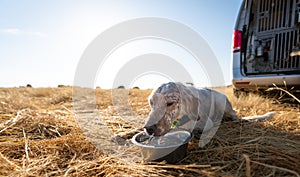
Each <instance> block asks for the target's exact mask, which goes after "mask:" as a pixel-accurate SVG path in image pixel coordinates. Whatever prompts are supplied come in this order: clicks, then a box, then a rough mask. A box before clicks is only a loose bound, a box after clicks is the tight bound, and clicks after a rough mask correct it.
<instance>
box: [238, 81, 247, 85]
mask: <svg viewBox="0 0 300 177" xmlns="http://www.w3.org/2000/svg"><path fill="white" fill-rule="evenodd" d="M235 84H237V85H249V84H250V82H235Z"/></svg>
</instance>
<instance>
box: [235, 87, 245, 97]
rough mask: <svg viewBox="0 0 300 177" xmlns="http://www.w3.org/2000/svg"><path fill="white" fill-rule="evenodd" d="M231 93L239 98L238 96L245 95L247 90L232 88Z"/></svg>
mask: <svg viewBox="0 0 300 177" xmlns="http://www.w3.org/2000/svg"><path fill="white" fill-rule="evenodd" d="M233 95H234V96H235V97H237V98H239V97H240V96H247V95H248V92H247V91H244V90H238V89H235V88H234V89H233Z"/></svg>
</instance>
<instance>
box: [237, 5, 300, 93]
mask: <svg viewBox="0 0 300 177" xmlns="http://www.w3.org/2000/svg"><path fill="white" fill-rule="evenodd" d="M232 82H233V85H234V90H235V92H239V91H249V90H250V91H251V90H257V89H265V88H268V87H270V86H273V84H276V85H277V86H279V87H280V86H283V87H289V86H290V87H299V86H300V0H244V1H243V2H242V4H241V7H240V11H239V14H238V17H237V21H236V26H235V29H234V34H233V51H232Z"/></svg>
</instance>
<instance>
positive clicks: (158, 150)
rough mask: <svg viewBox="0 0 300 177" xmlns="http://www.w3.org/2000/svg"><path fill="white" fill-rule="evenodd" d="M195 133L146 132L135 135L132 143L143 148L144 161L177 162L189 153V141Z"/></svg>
mask: <svg viewBox="0 0 300 177" xmlns="http://www.w3.org/2000/svg"><path fill="white" fill-rule="evenodd" d="M192 139H193V134H191V133H190V132H188V131H182V130H181V131H173V132H169V133H167V134H165V135H163V136H148V135H145V133H144V132H141V133H138V134H136V135H134V136H133V137H132V139H131V141H132V143H133V144H135V145H136V146H138V147H140V148H141V153H142V156H143V159H144V161H146V162H150V161H157V162H160V161H164V160H165V161H166V162H167V163H170V164H172V163H177V162H179V161H180V160H182V159H183V158H184V157H185V156H186V154H187V147H188V143H189V142H190V141H191V140H192Z"/></svg>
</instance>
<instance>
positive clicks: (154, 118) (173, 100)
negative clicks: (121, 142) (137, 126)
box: [144, 82, 181, 136]
mask: <svg viewBox="0 0 300 177" xmlns="http://www.w3.org/2000/svg"><path fill="white" fill-rule="evenodd" d="M180 102H181V94H180V91H179V88H178V87H177V85H176V84H175V83H173V82H170V83H167V84H163V85H161V86H160V87H159V88H158V89H156V90H154V91H153V92H152V94H151V95H150V96H149V104H150V106H151V112H150V114H149V117H148V119H147V121H146V124H145V126H144V128H145V129H146V131H147V133H148V134H151V135H152V134H153V135H154V136H160V135H164V134H166V133H167V132H168V131H169V130H170V128H171V126H172V123H173V122H174V121H175V120H177V119H178V118H179V117H180V105H181V104H180Z"/></svg>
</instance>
